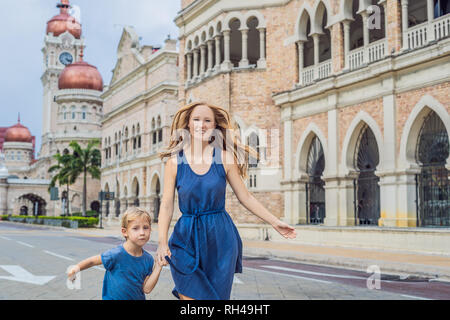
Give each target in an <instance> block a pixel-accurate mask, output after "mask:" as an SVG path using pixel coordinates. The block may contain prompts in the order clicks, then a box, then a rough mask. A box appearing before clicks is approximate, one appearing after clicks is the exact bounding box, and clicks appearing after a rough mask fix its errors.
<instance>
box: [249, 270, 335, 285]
mask: <svg viewBox="0 0 450 320" xmlns="http://www.w3.org/2000/svg"><path fill="white" fill-rule="evenodd" d="M245 269H248V270H252V271H260V272H265V273H270V274H275V275H277V276H286V277H292V278H296V279H303V280H309V281H316V282H321V283H325V284H332V282H330V281H323V280H318V279H313V278H306V277H300V276H295V275H293V274H286V273H279V272H273V271H266V270H260V269H255V268H249V267H245Z"/></svg>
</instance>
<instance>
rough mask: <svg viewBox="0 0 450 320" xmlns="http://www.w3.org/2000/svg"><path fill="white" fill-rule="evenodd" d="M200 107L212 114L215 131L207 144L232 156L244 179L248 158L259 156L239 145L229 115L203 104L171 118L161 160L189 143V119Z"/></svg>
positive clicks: (183, 109) (193, 106) (247, 147)
mask: <svg viewBox="0 0 450 320" xmlns="http://www.w3.org/2000/svg"><path fill="white" fill-rule="evenodd" d="M200 105H203V106H208V107H209V108H210V109H211V110H212V111H213V113H214V120H215V123H216V129H215V130H214V132H213V134H212V136H211V139H210V142H209V143H210V144H212V145H213V146H216V147H219V148H220V149H223V150H226V151H228V152H230V153H231V154H233V157H234V161H235V162H236V163H237V166H238V169H239V174H240V176H241V177H242V178H246V177H247V170H248V161H249V156H252V157H253V158H255V159H259V155H258V154H257V152H256V151H255V150H254V149H252V148H250V147H249V146H247V145H244V144H242V143H241V141H240V137H239V134H236V133H235V131H236V130H237V129H236V128H235V127H234V126H233V124H232V123H231V118H230V115H229V113H228V112H227V111H226V110H225V109H222V108H220V107H217V106H214V105H210V104H208V103H205V102H194V103H191V104H188V105H186V106H184V107H183V108H181V109H180V110H178V112H177V113H176V114H175V116H174V118H173V122H172V127H171V130H170V143H169V146H168V147H167V149H166V150H165V151H163V152H161V153H160V154H159V156H160V157H161V160H164V158H166V157H171V156H172V155H174V154H177V153H178V152H180V151H181V150H182V149H183V147H184V145H186V144H187V143H189V142H190V141H191V135H190V132H189V127H188V126H189V119H190V117H191V114H192V111H193V110H194V108H195V107H197V106H200Z"/></svg>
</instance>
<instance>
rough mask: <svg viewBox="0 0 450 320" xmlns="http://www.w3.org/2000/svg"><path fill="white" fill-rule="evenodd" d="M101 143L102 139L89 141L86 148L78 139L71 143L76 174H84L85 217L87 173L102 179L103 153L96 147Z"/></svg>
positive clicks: (84, 208)
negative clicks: (81, 145) (82, 146)
mask: <svg viewBox="0 0 450 320" xmlns="http://www.w3.org/2000/svg"><path fill="white" fill-rule="evenodd" d="M99 144H100V140H98V139H94V140H91V141H89V143H88V145H87V147H86V148H85V149H83V148H81V147H80V145H79V144H78V142H76V141H72V142H71V143H70V144H69V146H70V147H71V148H72V149H73V165H74V168H75V175H76V177H78V176H79V175H80V174H83V217H84V216H86V196H87V185H86V178H87V174H88V173H89V174H90V175H91V177H92V178H93V179H100V174H101V172H100V165H101V153H100V150H99V149H97V148H95V147H96V146H97V145H99Z"/></svg>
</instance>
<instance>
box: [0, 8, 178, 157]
mask: <svg viewBox="0 0 450 320" xmlns="http://www.w3.org/2000/svg"><path fill="white" fill-rule="evenodd" d="M59 2H60V1H59V0H20V1H17V0H0V43H1V46H0V70H1V73H0V78H1V82H0V84H1V85H0V127H9V126H12V125H14V124H16V123H17V117H18V113H19V112H20V120H21V121H20V122H21V123H22V124H23V125H24V126H26V127H28V128H29V129H30V131H31V134H32V135H34V136H36V153H38V152H39V150H40V145H41V134H42V101H43V98H42V95H43V88H42V83H41V80H40V78H41V76H42V73H43V63H42V61H43V56H42V52H41V50H42V48H43V46H44V37H45V30H46V27H47V21H48V20H50V19H51V18H52V17H53V16H55V15H57V14H59V9H58V8H56V5H57V3H59ZM70 4H71V5H72V6H74V7H75V6H77V7H78V8H80V11H79V12H80V20H81V21H80V22H81V24H82V31H83V34H82V37H83V38H84V43H85V45H86V48H85V50H84V60H85V61H86V62H88V63H90V64H92V65H94V66H96V67H97V68H98V70H99V71H100V73H101V75H102V77H103V82H104V83H105V84H109V82H110V80H111V76H112V72H111V71H112V69H113V68H114V66H115V64H116V59H117V46H118V44H119V41H120V37H121V35H122V31H123V27H124V26H126V25H129V26H133V27H134V28H135V30H136V32H137V34H138V35H139V36H140V37H141V38H142V39H141V44H142V45H154V46H162V45H163V44H164V40H165V39H167V36H168V35H169V34H170V36H171V38H172V39H177V38H178V28H177V26H176V25H175V23H174V21H173V20H174V18H175V16H176V15H177V13H178V12H179V11H180V7H181V0H165V1H161V0H94V1H93V0H71V1H70Z"/></svg>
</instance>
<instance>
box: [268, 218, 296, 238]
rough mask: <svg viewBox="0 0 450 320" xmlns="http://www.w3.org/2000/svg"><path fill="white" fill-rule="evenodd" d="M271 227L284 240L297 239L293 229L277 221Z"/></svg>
mask: <svg viewBox="0 0 450 320" xmlns="http://www.w3.org/2000/svg"><path fill="white" fill-rule="evenodd" d="M272 227H273V228H274V229H275V230H277V231H278V233H279V234H281V235H282V236H283V237H285V238H286V239H295V238H296V237H297V232H296V231H295V229H294V228H293V227H291V226H290V225H288V224H287V223H285V222H283V221H281V220H279V219H277V220H276V221H275V222H273V223H272Z"/></svg>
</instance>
